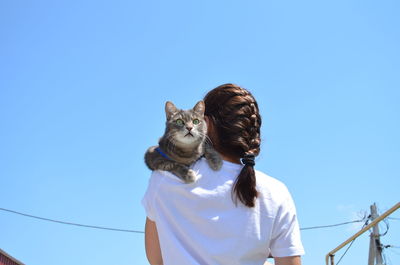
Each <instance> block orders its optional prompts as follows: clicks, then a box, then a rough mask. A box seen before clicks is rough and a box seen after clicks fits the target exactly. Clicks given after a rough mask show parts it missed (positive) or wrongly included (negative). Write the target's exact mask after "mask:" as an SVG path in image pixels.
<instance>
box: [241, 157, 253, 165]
mask: <svg viewBox="0 0 400 265" xmlns="http://www.w3.org/2000/svg"><path fill="white" fill-rule="evenodd" d="M254 159H255V156H254V155H253V154H249V155H244V157H243V158H242V159H241V161H242V164H244V165H246V166H254V165H255V164H256V162H255V161H254Z"/></svg>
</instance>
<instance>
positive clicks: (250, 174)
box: [233, 154, 258, 207]
mask: <svg viewBox="0 0 400 265" xmlns="http://www.w3.org/2000/svg"><path fill="white" fill-rule="evenodd" d="M254 158H255V157H254V155H252V154H251V155H245V157H244V158H242V159H241V161H242V163H243V164H244V167H243V168H242V170H241V171H240V173H239V176H238V177H237V178H236V182H235V185H234V187H233V192H234V193H235V194H236V198H237V199H239V200H240V201H241V202H242V203H243V204H244V205H246V206H247V207H254V201H255V199H256V198H257V195H258V192H257V190H256V174H255V171H254V165H255V162H254Z"/></svg>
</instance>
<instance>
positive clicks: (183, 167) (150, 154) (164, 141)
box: [145, 101, 222, 183]
mask: <svg viewBox="0 0 400 265" xmlns="http://www.w3.org/2000/svg"><path fill="white" fill-rule="evenodd" d="M204 109H205V105H204V102H203V101H199V102H198V103H197V104H196V105H195V106H194V108H193V109H190V110H180V109H177V108H176V107H175V105H174V104H173V103H172V102H169V101H168V102H166V104H165V113H166V116H167V121H166V129H165V133H164V135H163V136H162V137H161V138H160V140H159V142H158V144H159V145H158V146H152V147H150V148H149V149H148V150H147V152H146V154H145V162H146V165H147V166H148V167H149V168H150V169H151V170H164V171H169V172H171V173H173V174H174V175H176V176H177V177H179V178H180V179H182V180H183V181H184V182H185V183H191V182H194V181H195V180H196V173H195V172H194V171H193V170H192V169H190V168H189V167H190V165H191V164H193V163H194V162H196V161H197V160H198V159H199V158H201V157H202V156H203V155H204V157H205V158H206V160H207V163H208V165H209V166H210V168H211V169H213V170H219V169H220V168H221V166H222V159H221V157H220V155H219V154H218V153H217V152H216V151H215V150H214V148H213V147H212V145H211V142H210V140H209V138H208V137H207V124H206V121H205V119H204Z"/></svg>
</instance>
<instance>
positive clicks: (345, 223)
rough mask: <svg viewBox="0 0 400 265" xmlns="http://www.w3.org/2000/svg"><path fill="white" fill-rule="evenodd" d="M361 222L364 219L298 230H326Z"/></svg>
mask: <svg viewBox="0 0 400 265" xmlns="http://www.w3.org/2000/svg"><path fill="white" fill-rule="evenodd" d="M361 222H364V219H362V220H354V221H349V222H344V223H339V224H333V225H320V226H311V227H304V228H300V230H311V229H320V228H328V227H335V226H341V225H347V224H352V223H361Z"/></svg>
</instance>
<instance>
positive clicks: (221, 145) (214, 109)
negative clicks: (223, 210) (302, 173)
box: [204, 84, 261, 207]
mask: <svg viewBox="0 0 400 265" xmlns="http://www.w3.org/2000/svg"><path fill="white" fill-rule="evenodd" d="M204 103H205V115H206V116H207V117H208V118H209V119H210V120H211V122H212V123H213V125H214V129H215V131H214V133H215V134H216V135H215V137H214V138H215V139H213V140H214V141H213V142H214V144H215V148H216V149H217V150H218V151H219V152H221V153H222V154H224V155H227V156H230V157H235V158H241V159H242V163H243V164H244V167H243V169H242V171H241V172H240V174H239V176H238V177H237V179H236V182H235V186H234V189H233V191H234V193H235V194H234V195H235V196H236V198H237V199H239V200H240V201H241V202H242V203H243V204H245V205H246V206H248V207H254V201H255V199H256V198H257V190H256V179H255V172H254V157H255V156H257V155H258V154H259V153H260V143H261V139H260V127H261V116H260V113H259V109H258V104H257V102H256V100H255V99H254V97H253V95H252V94H251V93H250V92H249V91H248V90H246V89H244V88H241V87H240V86H237V85H234V84H224V85H221V86H218V87H216V88H214V89H213V90H211V91H210V92H208V94H207V95H206V96H205V98H204Z"/></svg>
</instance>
